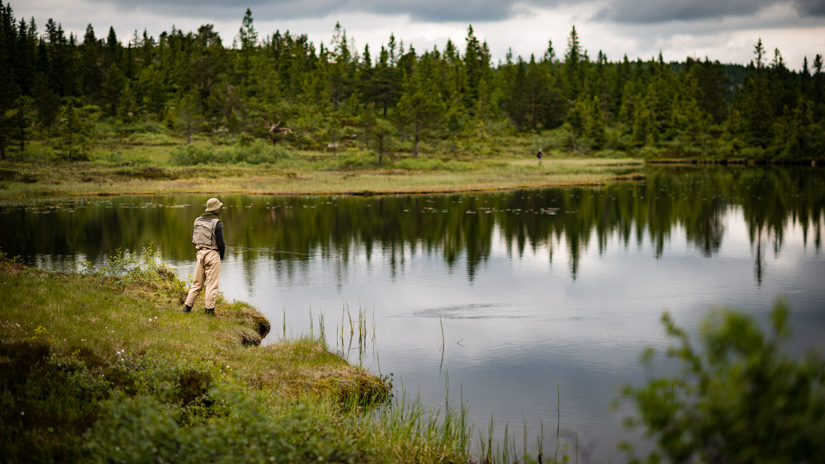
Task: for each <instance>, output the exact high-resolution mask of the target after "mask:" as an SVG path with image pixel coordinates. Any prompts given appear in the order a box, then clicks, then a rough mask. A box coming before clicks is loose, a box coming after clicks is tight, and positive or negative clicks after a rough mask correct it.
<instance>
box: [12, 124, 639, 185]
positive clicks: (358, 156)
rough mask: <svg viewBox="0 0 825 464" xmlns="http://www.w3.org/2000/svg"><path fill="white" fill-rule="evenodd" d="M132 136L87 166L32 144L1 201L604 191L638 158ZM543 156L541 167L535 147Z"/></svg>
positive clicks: (511, 148) (514, 146) (518, 146)
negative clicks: (389, 150)
mask: <svg viewBox="0 0 825 464" xmlns="http://www.w3.org/2000/svg"><path fill="white" fill-rule="evenodd" d="M149 135H152V134H135V135H134V136H133V137H130V138H129V139H128V140H120V141H117V143H115V142H113V141H112V140H109V139H106V138H101V139H100V140H98V141H97V142H96V143H95V144H94V145H93V147H92V148H91V149H90V155H89V160H88V161H74V162H67V161H59V158H57V157H55V156H54V153H53V148H52V145H51V144H48V143H46V142H45V141H34V142H31V143H29V144H28V146H27V149H26V152H25V153H18V154H16V155H15V156H11V157H10V158H9V159H8V160H4V161H2V162H0V201H2V200H4V199H5V200H14V199H22V198H29V197H54V196H66V195H125V194H178V193H180V194H183V193H195V194H225V193H249V194H397V193H437V192H457V191H473V190H497V189H514V188H535V187H548V186H562V185H603V184H605V183H607V182H610V181H611V180H614V179H624V178H627V177H628V176H630V177H634V176H635V177H638V175H639V173H640V171H641V169H642V168H643V165H644V163H643V161H642V160H641V159H640V158H630V157H627V156H625V155H624V154H623V153H620V152H605V153H601V154H599V156H594V155H592V154H591V155H590V156H588V157H584V156H581V155H577V154H576V153H571V152H567V151H563V150H558V149H551V148H548V147H550V146H552V145H553V144H557V143H556V142H555V141H554V140H555V139H554V138H553V137H554V136H551V135H552V134H551V135H545V136H544V138H542V137H538V136H534V137H532V138H530V137H500V138H499V139H497V140H496V141H490V142H489V143H486V144H483V145H479V146H478V147H476V146H467V147H457V148H456V149H455V150H453V151H443V150H442V151H439V150H433V151H430V152H427V153H422V154H421V156H420V157H414V156H413V155H412V154H410V153H404V152H398V153H393V154H385V155H382V156H381V157H379V156H378V155H377V154H375V153H374V152H372V151H368V150H364V149H363V148H357V147H349V148H347V149H342V150H340V151H335V152H333V151H329V150H326V151H312V150H302V149H296V148H291V147H286V146H281V145H277V146H275V145H272V144H267V143H264V142H262V141H254V142H251V143H246V142H244V143H242V142H240V141H239V142H236V143H234V144H217V143H215V142H214V141H210V140H205V139H198V140H196V141H195V142H193V143H192V144H189V145H187V144H185V143H183V142H182V141H181V140H180V139H176V138H172V137H164V138H162V139H158V138H157V137H150V136H149ZM539 146H543V147H545V149H546V153H545V157H544V160H543V161H542V163H538V161H537V159H536V158H535V151H536V147H539Z"/></svg>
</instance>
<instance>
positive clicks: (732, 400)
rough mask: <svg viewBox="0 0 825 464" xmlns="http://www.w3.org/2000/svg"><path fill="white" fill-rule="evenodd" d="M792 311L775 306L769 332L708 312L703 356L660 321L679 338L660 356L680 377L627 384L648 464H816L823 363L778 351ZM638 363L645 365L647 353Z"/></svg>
mask: <svg viewBox="0 0 825 464" xmlns="http://www.w3.org/2000/svg"><path fill="white" fill-rule="evenodd" d="M789 314H790V312H789V309H788V307H787V306H786V304H785V302H784V301H783V300H780V301H779V302H777V304H776V305H775V307H774V309H773V310H772V312H771V314H770V322H771V328H770V332H769V333H768V334H765V333H763V331H762V329H761V328H760V326H759V325H758V324H757V323H756V322H755V321H754V320H753V319H751V318H749V317H748V316H745V315H743V314H738V313H735V312H732V311H727V310H725V311H718V312H714V313H712V314H711V316H710V317H708V318H707V319H706V320H705V322H704V323H703V325H702V327H701V330H700V337H699V340H700V341H701V345H702V349H701V350H699V349H697V348H694V346H693V344H692V342H691V338H690V336H689V335H688V333H687V332H685V331H684V330H682V329H681V328H679V327H677V326H676V324H675V323H674V321H673V320H672V319H671V317H670V316H669V315H668V314H665V315H664V316H663V318H662V321H663V323H664V325H665V329H666V331H667V334H668V335H669V336H670V337H671V338H673V339H674V340H675V341H676V342H677V344H676V345H675V346H672V347H671V348H669V349H668V350H667V353H666V355H667V356H668V357H671V358H675V359H677V360H678V361H679V362H680V363H681V365H682V370H681V372H680V373H679V374H678V375H676V376H674V377H658V378H655V379H653V380H652V381H650V382H649V383H648V384H647V385H646V386H643V387H639V388H635V387H626V388H625V394H626V395H629V396H630V397H632V398H633V400H635V403H636V406H637V411H638V412H637V415H636V417H634V418H630V419H629V421H628V423H629V425H630V426H635V427H642V428H644V429H645V430H646V432H647V435H648V437H650V438H652V439H653V440H654V442H655V444H656V448H657V449H656V450H655V451H654V452H653V453H651V454H650V455H649V456H648V457H647V462H660V461H664V462H674V463H679V462H685V463H686V462H708V463H802V462H822V459H823V456H825V440H823V437H825V358H823V356H822V352H821V351H814V350H811V351H808V352H807V353H806V354H805V355H803V356H801V357H794V356H791V355H789V354H788V353H786V352H785V351H784V350H783V348H782V345H783V344H784V343H785V342H787V341H788V340H789V338H790V335H791V333H790V328H789V321H788V318H789ZM643 359H644V362H646V363H649V362H651V361H652V359H653V351H652V350H649V351H647V352H646V353H645V356H644V358H643ZM629 451H631V453H630V454H631V456H632V454H633V453H632V450H629ZM632 462H638V461H637V460H636V459H633V461H632Z"/></svg>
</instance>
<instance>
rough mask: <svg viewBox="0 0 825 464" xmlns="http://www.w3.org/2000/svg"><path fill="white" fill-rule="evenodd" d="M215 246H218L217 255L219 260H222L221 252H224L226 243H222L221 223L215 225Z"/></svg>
mask: <svg viewBox="0 0 825 464" xmlns="http://www.w3.org/2000/svg"><path fill="white" fill-rule="evenodd" d="M215 244H216V245H217V246H218V253H220V254H221V259H223V252H224V251H226V243H224V241H223V224H221V221H218V223H217V224H215Z"/></svg>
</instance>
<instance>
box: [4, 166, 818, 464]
mask: <svg viewBox="0 0 825 464" xmlns="http://www.w3.org/2000/svg"><path fill="white" fill-rule="evenodd" d="M645 174H646V180H645V181H643V182H639V183H628V184H615V185H611V186H608V187H606V188H555V189H543V190H529V191H515V192H510V191H508V192H500V193H484V194H477V193H473V194H455V195H431V196H427V195H422V196H389V197H351V196H338V197H290V196H279V197H271V196H244V195H227V196H221V197H220V199H221V200H222V201H223V202H224V204H225V208H224V211H223V212H222V214H221V216H222V220H223V223H224V227H225V231H226V239H227V244H228V245H229V248H228V250H227V253H226V259H225V260H224V262H223V264H222V271H221V272H222V274H221V277H222V280H221V290H222V291H223V293H224V294H225V296H226V297H227V298H228V299H229V300H232V299H238V300H244V301H248V302H250V303H252V304H253V305H255V306H256V307H257V308H258V309H259V310H260V311H262V312H263V313H264V314H265V315H266V316H267V317H268V318H269V319H270V321H271V322H272V326H273V329H272V333H271V334H270V335H269V336H268V337H267V339H266V340H265V343H270V342H273V341H277V340H278V339H279V338H280V337H282V336H283V332H284V329H283V325H284V322H283V321H285V325H286V332H287V336H293V337H296V336H299V335H301V334H309V333H310V331H312V332H314V333H315V334H318V333H319V332H320V331H321V327H320V326H321V325H322V321H321V318H323V329H324V334H325V335H326V338H327V343H328V345H329V346H330V348H331V349H333V350H335V349H337V350H339V351H342V352H343V353H344V356H345V357H347V359H349V360H350V362H352V363H353V364H359V363H360V364H362V365H363V366H364V367H367V368H369V369H370V370H371V371H372V372H375V373H381V374H385V375H386V374H390V373H392V374H393V376H394V379H395V384H396V387H398V390H399V393H400V386H401V385H402V384H403V388H404V390H405V391H406V393H407V394H409V395H411V396H417V395H420V398H421V399H422V400H423V401H424V402H426V403H428V404H431V405H433V406H434V407H442V406H443V405H444V404H445V401H446V400H447V398H449V402H450V406H457V405H458V404H459V403H460V402H461V401H462V399H463V401H464V403H465V404H466V405H469V413H470V417H471V419H472V421H473V422H474V423H475V432H474V443H477V442H478V441H479V434H484V435H486V434H487V432H488V430H489V424H490V422H491V418H493V419H494V422H495V435H496V436H499V437H500V436H501V435H502V434H503V432H504V428H505V424H508V428H509V431H510V433H511V434H513V435H514V436H515V439H516V442H517V448H518V449H519V450H520V449H521V446H522V445H521V443H522V427H523V425H524V424H527V427H528V437H529V438H528V448H530V449H533V450H534V449H535V442H536V436H537V435H538V434H539V433H540V430H541V426H540V424H541V423H542V422H543V423H544V434H545V445H544V446H545V453H547V452H548V450H549V451H550V452H552V450H553V449H554V448H555V443H556V430H557V428H558V429H559V430H560V433H561V437H562V439H563V440H564V442H565V443H568V444H570V446H571V449H572V448H574V447H575V446H576V443H578V450H579V459H581V460H582V461H583V462H585V461H590V462H592V461H598V462H607V461H608V460H610V461H612V462H621V461H622V459H621V457H622V456H623V455H622V454H620V453H619V452H618V451H617V450H616V446H615V445H616V444H617V443H618V442H619V441H620V440H623V439H630V440H632V441H636V440H637V439H636V438H634V437H633V436H631V435H629V434H626V433H625V432H624V431H623V430H622V428H621V425H620V423H621V417H622V411H621V408H620V411H618V412H616V411H613V410H611V408H610V403H611V401H612V400H614V399H616V398H618V395H619V393H618V389H619V387H620V386H621V385H622V384H624V383H635V384H640V383H642V382H644V381H645V380H646V379H647V378H649V376H650V373H649V372H648V371H647V370H645V369H644V368H643V367H642V366H641V365H640V363H639V361H638V359H639V355H640V353H641V352H642V350H643V349H644V348H645V347H647V346H653V347H655V348H663V347H665V346H667V339H666V337H665V336H664V332H663V329H662V325H661V323H660V317H661V315H662V313H663V312H664V311H669V312H670V313H671V314H672V315H673V316H674V319H675V320H676V322H677V323H678V324H679V325H680V326H682V327H684V328H686V329H688V330H690V331H692V332H695V330H696V328H697V326H698V324H699V322H700V321H701V320H702V319H703V318H704V317H705V316H706V315H707V314H708V311H709V309H710V308H713V307H718V306H730V307H734V308H738V309H741V310H742V311H746V312H748V313H750V314H753V315H754V316H755V317H757V318H759V319H760V320H762V321H764V320H765V316H766V314H767V313H768V311H769V310H770V309H771V308H772V306H773V304H774V303H775V301H776V300H777V298H779V297H784V298H785V299H786V300H787V302H788V303H789V305H790V307H791V310H792V323H793V328H794V339H793V343H792V347H791V348H792V350H793V351H795V352H798V351H801V350H803V349H804V348H807V347H823V342H825V255H823V250H822V232H823V229H824V228H825V171H824V170H822V169H815V168H788V169H784V168H752V167H736V166H731V167H712V168H704V167H648V168H646V172H645ZM206 200H207V197H206V196H183V195H180V196H153V197H95V198H71V199H62V200H59V201H57V200H51V201H31V202H24V203H20V204H9V203H0V223H2V227H0V248H1V249H2V250H3V251H4V252H6V253H7V254H9V255H11V256H15V255H20V256H22V257H23V258H24V260H25V261H26V262H27V263H28V264H30V265H36V266H41V267H44V268H50V269H70V268H73V267H75V266H76V265H77V264H78V263H79V262H82V261H85V260H88V261H93V262H102V261H103V260H105V259H106V258H107V257H108V256H110V255H112V254H113V253H115V251H116V250H117V249H118V248H122V249H124V250H126V251H128V252H133V253H137V254H140V253H141V250H142V249H143V248H144V247H145V246H147V245H148V244H150V243H153V244H154V246H155V248H156V249H157V250H158V251H159V252H160V254H161V256H162V259H163V260H164V261H166V262H167V263H169V264H170V265H171V266H172V267H174V268H175V269H177V271H178V273H179V274H180V275H181V276H182V277H186V276H187V275H189V274H192V273H193V272H194V258H195V252H194V249H193V247H192V245H191V243H190V242H191V236H190V231H191V225H192V221H193V220H194V218H195V217H196V216H197V215H199V214H200V213H201V212H202V211H203V208H204V204H205V202H206ZM201 298H202V297H201ZM359 317H361V318H362V319H364V320H365V325H366V329H367V343H366V346H363V345H362V346H360V347H359V344H358V340H357V337H358V333H357V331H358V329H357V327H356V329H355V341H353V342H352V344H350V322H349V320H350V318H352V319H353V324H354V325H357V320H358V318H359ZM342 329H343V334H342ZM359 348H360V349H359ZM668 370H670V371H672V370H673V366H663V369H662V370H661V371H657V373H664V372H667V371H668ZM626 407H627V405H626V404H625V408H626Z"/></svg>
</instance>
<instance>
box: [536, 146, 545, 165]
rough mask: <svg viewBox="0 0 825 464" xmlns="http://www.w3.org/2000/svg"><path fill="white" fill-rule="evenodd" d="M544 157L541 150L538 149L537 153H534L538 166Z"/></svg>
mask: <svg viewBox="0 0 825 464" xmlns="http://www.w3.org/2000/svg"><path fill="white" fill-rule="evenodd" d="M542 156H544V153H542V152H541V148H539V152H538V153H536V158H538V159H539V164H541V157H542Z"/></svg>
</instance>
